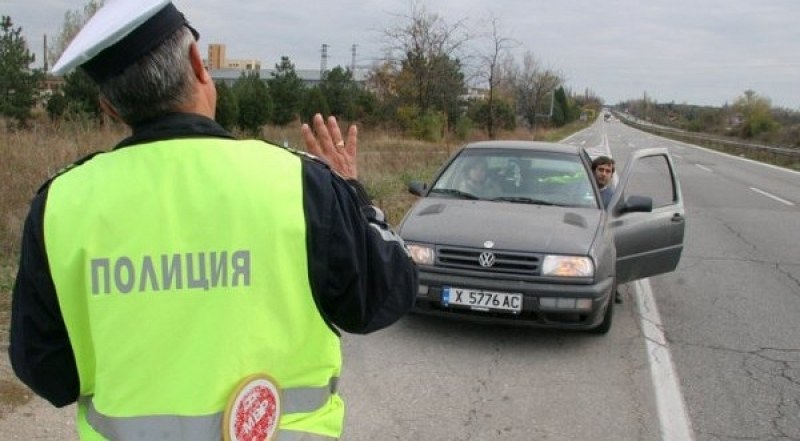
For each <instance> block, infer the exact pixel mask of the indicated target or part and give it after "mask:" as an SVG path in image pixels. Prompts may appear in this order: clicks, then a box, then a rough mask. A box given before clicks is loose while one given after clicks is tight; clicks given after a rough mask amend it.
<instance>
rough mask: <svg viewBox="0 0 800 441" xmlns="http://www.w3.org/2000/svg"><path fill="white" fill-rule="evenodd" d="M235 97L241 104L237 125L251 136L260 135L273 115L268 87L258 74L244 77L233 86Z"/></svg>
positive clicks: (254, 73) (244, 75) (243, 74)
mask: <svg viewBox="0 0 800 441" xmlns="http://www.w3.org/2000/svg"><path fill="white" fill-rule="evenodd" d="M233 95H234V96H235V97H236V102H237V103H239V116H238V118H237V123H238V125H239V127H241V128H242V129H243V130H246V131H248V132H250V134H251V135H254V136H255V135H258V134H259V131H260V130H261V126H263V125H264V124H266V123H267V121H269V118H270V116H271V115H272V99H271V98H270V96H269V92H268V91H267V85H266V84H264V82H263V81H261V77H260V76H259V75H258V72H252V73H249V74H246V73H244V72H242V76H241V77H239V80H238V81H236V84H234V85H233Z"/></svg>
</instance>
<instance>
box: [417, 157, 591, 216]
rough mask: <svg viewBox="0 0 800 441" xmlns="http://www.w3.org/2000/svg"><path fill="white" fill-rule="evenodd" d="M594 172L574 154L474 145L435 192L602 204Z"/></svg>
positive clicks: (509, 199) (511, 200)
mask: <svg viewBox="0 0 800 441" xmlns="http://www.w3.org/2000/svg"><path fill="white" fill-rule="evenodd" d="M590 179H591V175H590V173H589V171H588V170H587V168H586V167H585V166H584V165H583V162H582V161H581V159H580V157H579V156H577V155H574V154H567V153H557V152H555V153H554V152H540V151H531V150H521V149H508V150H501V149H469V150H464V151H462V152H461V154H459V155H458V156H457V157H456V158H455V159H454V160H453V162H451V163H450V165H449V166H448V167H447V169H446V170H444V172H443V173H442V174H441V176H440V177H439V179H438V180H437V181H436V182H435V183H434V184H433V187H432V188H431V194H432V195H439V196H446V197H456V198H461V199H482V200H491V201H497V202H507V203H520V204H538V205H558V206H569V207H595V208H596V207H597V199H596V198H595V194H594V187H593V186H592V183H591V180H590Z"/></svg>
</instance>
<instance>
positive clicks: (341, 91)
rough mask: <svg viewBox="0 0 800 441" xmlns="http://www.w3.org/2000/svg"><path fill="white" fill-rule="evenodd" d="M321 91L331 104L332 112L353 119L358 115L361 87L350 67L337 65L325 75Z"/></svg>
mask: <svg viewBox="0 0 800 441" xmlns="http://www.w3.org/2000/svg"><path fill="white" fill-rule="evenodd" d="M320 91H321V92H322V94H323V95H324V96H325V101H326V102H327V104H328V105H329V106H330V113H331V114H332V115H334V116H337V117H341V118H344V119H347V120H350V121H352V120H353V119H355V117H356V115H355V113H356V101H357V100H358V95H359V87H358V85H357V84H356V82H355V80H353V73H352V72H350V70H349V69H344V68H342V67H341V66H336V67H335V68H333V70H331V71H330V72H327V74H326V75H325V76H324V77H323V79H322V83H320Z"/></svg>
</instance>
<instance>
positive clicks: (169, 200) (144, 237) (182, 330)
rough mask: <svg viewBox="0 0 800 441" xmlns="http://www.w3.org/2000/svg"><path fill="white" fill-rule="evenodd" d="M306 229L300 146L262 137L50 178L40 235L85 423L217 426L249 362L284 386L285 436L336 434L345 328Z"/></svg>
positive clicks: (196, 145)
mask: <svg viewBox="0 0 800 441" xmlns="http://www.w3.org/2000/svg"><path fill="white" fill-rule="evenodd" d="M306 234H307V231H306V223H305V216H304V211H303V185H302V171H301V159H300V158H299V157H298V156H296V155H294V154H292V153H290V152H288V151H286V150H284V149H281V148H279V147H275V146H270V145H268V144H265V143H263V142H259V141H234V140H228V139H217V138H191V139H178V140H166V141H157V142H152V143H148V144H141V145H135V146H130V147H125V148H120V149H117V150H114V151H111V152H108V153H103V154H99V155H97V156H95V157H93V158H92V159H90V160H88V161H86V162H85V163H83V164H81V165H79V166H76V167H74V168H72V169H70V170H69V171H67V172H65V173H64V174H62V175H61V176H59V177H57V178H56V179H54V180H53V181H52V183H51V185H50V188H49V193H48V197H47V202H46V208H45V215H44V236H45V247H46V251H47V257H48V263H49V266H50V271H51V273H52V277H53V281H54V282H55V287H56V291H57V295H58V301H59V304H60V307H61V311H62V314H63V316H64V321H65V323H66V326H67V330H68V333H69V338H70V343H71V345H72V347H73V349H74V352H75V359H76V363H77V367H78V373H79V377H80V397H81V398H80V399H79V420H78V426H79V433H80V434H81V438H82V439H103V438H115V439H117V438H121V439H125V438H129V437H130V438H135V437H136V436H144V438H142V439H150V438H151V436H150V434H152V435H153V436H152V438H155V437H159V439H161V438H160V437H161V436H165V435H168V436H171V437H173V438H170V439H192V440H198V439H208V440H218V439H220V432H219V426H220V424H221V421H222V412H223V410H224V409H225V406H226V403H227V401H228V399H229V397H230V394H231V393H232V392H233V390H234V388H235V386H236V385H237V383H238V382H239V381H240V380H241V379H243V378H245V377H248V376H250V375H253V374H267V375H269V376H270V377H272V378H274V379H275V380H276V381H277V383H278V384H279V386H280V388H281V390H282V401H283V402H284V408H283V414H282V417H281V419H280V424H279V429H280V436H279V437H278V439H279V440H284V439H292V438H295V437H297V436H299V435H304V436H305V435H316V436H318V439H330V438H337V437H339V436H340V435H341V432H342V425H343V417H344V405H343V402H342V400H341V398H340V397H339V395H338V394H337V393H336V391H335V385H336V381H337V379H338V377H339V373H340V370H341V349H340V342H339V338H338V336H337V335H336V334H335V333H334V332H333V331H332V330H331V329H330V327H329V326H328V325H327V324H326V323H325V321H324V320H323V318H322V317H321V315H320V312H319V311H318V309H317V307H316V305H315V302H314V299H313V297H312V294H311V287H310V282H309V276H308V268H309V264H308V258H309V256H307V254H306ZM156 435H157V436H156ZM303 439H306V438H303ZM314 439H316V437H314Z"/></svg>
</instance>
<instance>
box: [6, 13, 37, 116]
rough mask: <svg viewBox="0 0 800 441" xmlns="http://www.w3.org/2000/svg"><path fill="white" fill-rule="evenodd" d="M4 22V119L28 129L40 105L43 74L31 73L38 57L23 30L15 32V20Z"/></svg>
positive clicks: (19, 29) (7, 19)
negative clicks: (36, 104) (33, 110)
mask: <svg viewBox="0 0 800 441" xmlns="http://www.w3.org/2000/svg"><path fill="white" fill-rule="evenodd" d="M1 20H2V21H0V30H2V34H0V115H5V116H8V117H10V118H12V119H14V120H16V121H17V122H18V123H19V124H20V125H25V124H26V123H27V120H28V118H30V115H31V108H32V107H33V105H34V104H35V103H36V99H37V92H36V90H37V87H38V85H39V82H40V81H41V80H42V77H43V75H42V72H41V71H39V70H38V69H34V70H31V69H30V68H29V66H30V64H31V63H33V62H34V60H35V57H34V55H33V54H31V52H30V51H29V50H28V45H27V43H26V42H25V38H23V37H22V28H21V27H17V28H14V25H13V23H12V22H11V17H8V16H5V15H4V16H2V19H1Z"/></svg>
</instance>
